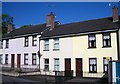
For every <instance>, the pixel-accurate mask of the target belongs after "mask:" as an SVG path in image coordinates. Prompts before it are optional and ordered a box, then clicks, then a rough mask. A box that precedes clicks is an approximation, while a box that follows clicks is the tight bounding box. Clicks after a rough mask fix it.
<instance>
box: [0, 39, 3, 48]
mask: <svg viewBox="0 0 120 84" xmlns="http://www.w3.org/2000/svg"><path fill="white" fill-rule="evenodd" d="M0 49H3V40H1V43H0Z"/></svg>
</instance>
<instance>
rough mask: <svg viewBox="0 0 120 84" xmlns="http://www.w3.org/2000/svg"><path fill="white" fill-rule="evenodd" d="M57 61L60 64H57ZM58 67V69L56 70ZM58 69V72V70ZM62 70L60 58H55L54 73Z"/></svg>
mask: <svg viewBox="0 0 120 84" xmlns="http://www.w3.org/2000/svg"><path fill="white" fill-rule="evenodd" d="M55 60H57V61H58V62H59V63H58V64H57V63H56V62H55ZM56 67H57V68H56ZM57 69H58V70H57ZM59 70H60V60H59V58H54V71H59Z"/></svg>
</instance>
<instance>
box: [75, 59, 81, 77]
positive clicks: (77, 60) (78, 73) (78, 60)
mask: <svg viewBox="0 0 120 84" xmlns="http://www.w3.org/2000/svg"><path fill="white" fill-rule="evenodd" d="M76 76H80V77H82V58H76Z"/></svg>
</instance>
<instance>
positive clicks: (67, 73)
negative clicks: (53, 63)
mask: <svg viewBox="0 0 120 84" xmlns="http://www.w3.org/2000/svg"><path fill="white" fill-rule="evenodd" d="M65 76H71V59H65Z"/></svg>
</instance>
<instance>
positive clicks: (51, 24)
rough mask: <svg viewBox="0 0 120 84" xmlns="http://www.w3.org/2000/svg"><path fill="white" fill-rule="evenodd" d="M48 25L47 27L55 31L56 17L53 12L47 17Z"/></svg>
mask: <svg viewBox="0 0 120 84" xmlns="http://www.w3.org/2000/svg"><path fill="white" fill-rule="evenodd" d="M46 19H47V23H46V27H50V30H53V29H54V27H55V21H54V19H55V15H54V14H53V12H50V13H49V14H48V15H47V17H46Z"/></svg>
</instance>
